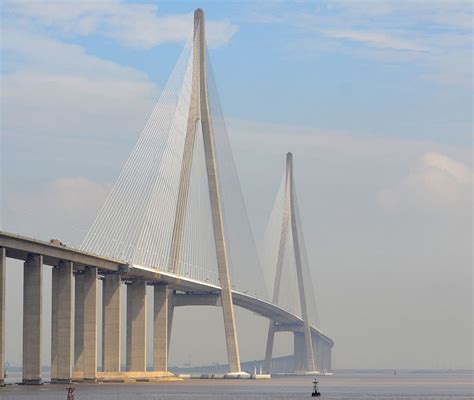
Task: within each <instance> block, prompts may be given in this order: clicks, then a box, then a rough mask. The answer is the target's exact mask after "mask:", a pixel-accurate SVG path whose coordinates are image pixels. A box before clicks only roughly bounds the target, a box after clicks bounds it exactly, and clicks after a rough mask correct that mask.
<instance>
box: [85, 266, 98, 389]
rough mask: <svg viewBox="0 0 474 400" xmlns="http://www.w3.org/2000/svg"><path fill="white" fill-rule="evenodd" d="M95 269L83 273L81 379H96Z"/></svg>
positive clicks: (96, 286)
mask: <svg viewBox="0 0 474 400" xmlns="http://www.w3.org/2000/svg"><path fill="white" fill-rule="evenodd" d="M97 278H98V275H97V268H94V267H87V268H86V269H85V271H84V344H83V363H84V367H83V379H84V380H88V381H95V380H96V378H97V294H98V280H97Z"/></svg>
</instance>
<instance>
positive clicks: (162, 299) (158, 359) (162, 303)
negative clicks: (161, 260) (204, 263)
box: [153, 285, 169, 371]
mask: <svg viewBox="0 0 474 400" xmlns="http://www.w3.org/2000/svg"><path fill="white" fill-rule="evenodd" d="M153 300H154V301H153V303H154V304H153V367H154V370H155V371H168V310H169V304H168V300H169V290H168V285H155V286H154V294H153Z"/></svg>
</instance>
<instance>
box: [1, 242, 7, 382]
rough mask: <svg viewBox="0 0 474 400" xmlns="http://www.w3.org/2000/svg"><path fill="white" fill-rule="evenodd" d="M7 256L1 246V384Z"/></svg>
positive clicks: (3, 365)
mask: <svg viewBox="0 0 474 400" xmlns="http://www.w3.org/2000/svg"><path fill="white" fill-rule="evenodd" d="M6 267H7V258H6V250H5V248H3V247H0V386H3V384H4V377H5V279H6V272H7V271H6Z"/></svg>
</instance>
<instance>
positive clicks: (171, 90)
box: [0, 10, 333, 383]
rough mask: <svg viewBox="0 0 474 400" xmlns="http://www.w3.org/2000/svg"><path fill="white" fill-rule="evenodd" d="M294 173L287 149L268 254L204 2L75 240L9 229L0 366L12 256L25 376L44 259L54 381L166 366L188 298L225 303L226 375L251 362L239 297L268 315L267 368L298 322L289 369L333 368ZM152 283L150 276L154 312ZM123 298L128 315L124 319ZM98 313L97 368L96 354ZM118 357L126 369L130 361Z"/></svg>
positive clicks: (0, 292) (2, 251)
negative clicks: (210, 48)
mask: <svg viewBox="0 0 474 400" xmlns="http://www.w3.org/2000/svg"><path fill="white" fill-rule="evenodd" d="M294 186H295V184H294V179H293V160H292V156H291V154H290V153H288V154H287V158H286V170H285V174H284V176H283V180H282V184H281V186H280V190H279V192H278V195H277V198H276V200H275V204H274V207H273V211H272V214H271V217H270V220H269V223H268V226H267V229H266V233H265V240H264V246H263V249H261V254H260V256H261V257H259V254H258V252H257V248H256V245H255V241H254V238H253V234H252V231H251V227H250V223H249V220H248V217H247V213H246V209H245V204H244V200H243V196H242V192H241V189H240V183H239V180H238V177H237V172H236V169H235V164H234V161H233V157H232V152H231V149H230V145H229V141H228V136H227V131H226V126H225V121H224V118H223V115H222V111H221V108H220V103H219V98H218V95H217V90H216V86H215V82H214V79H213V74H212V70H211V64H210V60H209V56H208V53H207V49H206V43H205V26H204V14H203V12H202V11H201V10H196V12H195V18H194V31H193V35H192V36H191V37H190V40H189V41H188V43H187V44H186V45H185V47H184V49H183V52H182V54H181V56H180V58H179V60H178V62H177V65H176V67H175V69H174V70H173V73H172V75H171V77H170V79H169V81H168V83H167V85H166V87H165V88H164V90H163V93H162V95H161V96H160V99H159V101H158V103H157V104H156V106H155V108H154V110H153V112H152V114H151V116H150V117H149V119H148V121H147V123H146V125H145V128H144V129H143V132H142V134H141V135H140V138H139V140H138V142H137V144H136V145H135V148H134V149H133V151H132V153H131V155H130V157H129V159H128V160H127V162H126V164H125V166H124V168H123V170H122V172H121V173H120V176H119V177H118V179H117V181H116V183H115V185H114V186H113V188H112V190H111V192H110V194H109V196H108V198H107V199H106V201H105V203H104V205H103V207H102V209H101V210H100V212H99V214H98V216H97V218H96V219H95V221H94V223H93V224H92V226H91V228H90V230H89V232H88V233H87V235H86V237H85V239H84V241H83V243H82V245H81V246H80V248H78V249H73V248H70V247H65V246H63V245H61V244H60V243H56V242H52V243H48V242H41V241H37V240H34V239H31V238H26V237H21V236H17V235H13V234H9V233H6V232H1V233H0V313H1V315H0V323H1V325H0V345H1V346H0V376H1V377H3V375H4V364H5V360H4V356H5V328H6V327H5V322H4V321H5V318H4V316H5V265H6V259H7V258H14V259H19V260H23V261H24V288H23V290H24V293H23V382H24V383H39V382H41V379H42V377H41V365H42V364H41V324H42V316H41V302H42V283H41V282H42V270H43V266H44V265H49V266H52V267H53V271H52V314H51V315H52V324H51V380H52V381H53V382H69V381H71V380H73V379H75V380H91V381H95V380H98V379H99V380H100V379H103V380H107V379H132V378H137V379H138V378H139V379H147V378H149V379H155V378H159V377H163V376H166V375H167V374H168V355H169V339H170V337H171V334H172V322H173V312H174V309H175V307H180V306H208V305H214V306H219V307H221V308H222V313H223V320H224V330H225V332H224V333H225V339H226V345H227V356H228V362H229V376H241V375H242V374H243V373H242V371H241V361H240V353H239V343H238V338H237V332H236V321H235V315H234V306H239V307H243V308H245V309H247V310H251V311H253V312H255V313H257V314H259V315H262V316H264V317H266V318H268V319H269V326H268V336H267V346H266V352H265V369H266V370H267V371H269V372H271V371H272V352H273V343H274V337H275V334H276V333H278V332H292V333H293V335H294V365H293V367H292V368H291V371H286V372H300V373H301V372H304V373H314V372H316V371H319V372H327V371H329V370H330V369H331V349H332V346H333V342H332V340H331V339H330V338H329V337H327V336H326V335H324V334H323V333H322V332H321V330H320V325H319V320H318V314H317V309H316V301H315V294H314V290H313V285H312V279H311V274H310V268H309V262H308V259H307V255H306V248H305V243H304V237H303V230H302V225H301V218H300V214H299V210H298V204H297V199H296V190H295V187H294ZM259 259H261V262H260V261H259ZM100 281H101V282H102V283H101V284H102V299H99V298H98V293H99V284H100V283H99V282H100ZM123 284H126V285H127V290H126V298H125V299H122V294H121V287H122V285H123ZM147 285H153V287H154V289H153V290H154V294H153V304H152V306H153V321H150V322H148V321H147V318H146V314H147V313H146V309H147V307H149V306H151V305H149V304H147V296H146V287H147ZM123 302H125V303H126V310H127V312H126V321H121V311H120V310H121V307H122V303H123ZM99 306H101V307H102V321H98V319H99V317H98V312H97V310H98V307H99ZM99 323H101V324H102V338H101V340H102V371H98V368H97V365H98V360H97V345H98V340H99V338H98V336H97V326H98V324H99ZM148 323H151V324H152V325H153V360H152V363H153V368H154V371H153V372H152V371H147V359H146V354H147V351H146V329H147V324H148ZM122 325H124V326H122ZM124 328H125V329H126V354H125V357H122V354H121V342H120V337H121V334H120V332H121V330H122V329H124ZM262 356H263V354H262ZM123 358H125V361H126V371H121V363H122V359H123ZM0 379H1V378H0Z"/></svg>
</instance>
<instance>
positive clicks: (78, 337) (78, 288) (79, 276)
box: [73, 271, 84, 379]
mask: <svg viewBox="0 0 474 400" xmlns="http://www.w3.org/2000/svg"><path fill="white" fill-rule="evenodd" d="M83 352H84V273H83V271H80V272H77V273H76V274H75V278H74V368H73V370H74V372H75V373H76V375H79V376H80V377H81V379H82V373H83V371H84V361H83V358H84V357H83Z"/></svg>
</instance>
